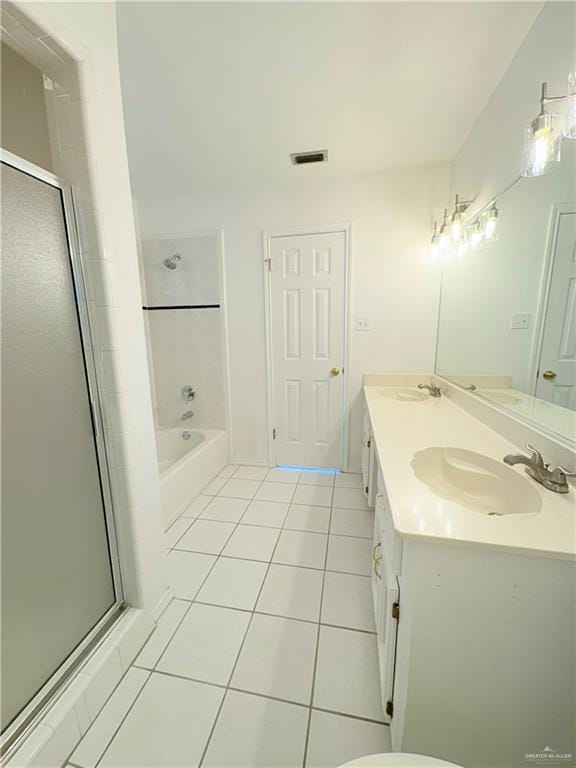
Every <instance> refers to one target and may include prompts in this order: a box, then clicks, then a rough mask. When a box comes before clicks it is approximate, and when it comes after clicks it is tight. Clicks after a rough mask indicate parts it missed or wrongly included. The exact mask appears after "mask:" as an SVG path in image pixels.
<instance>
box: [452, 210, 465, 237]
mask: <svg viewBox="0 0 576 768" xmlns="http://www.w3.org/2000/svg"><path fill="white" fill-rule="evenodd" d="M463 237H464V223H463V221H462V214H461V213H460V211H454V213H453V214H452V221H451V222H450V239H451V240H452V242H453V243H459V242H460V241H461V240H462V238H463Z"/></svg>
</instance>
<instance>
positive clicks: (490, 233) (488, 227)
mask: <svg viewBox="0 0 576 768" xmlns="http://www.w3.org/2000/svg"><path fill="white" fill-rule="evenodd" d="M497 226H498V208H496V202H493V203H492V205H491V206H490V208H488V210H487V211H486V213H485V214H484V233H483V234H484V240H494V238H495V236H496V227H497Z"/></svg>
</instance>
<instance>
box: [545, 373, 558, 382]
mask: <svg viewBox="0 0 576 768" xmlns="http://www.w3.org/2000/svg"><path fill="white" fill-rule="evenodd" d="M542 378H543V379H546V381H554V379H555V378H556V371H544V373H543V374H542Z"/></svg>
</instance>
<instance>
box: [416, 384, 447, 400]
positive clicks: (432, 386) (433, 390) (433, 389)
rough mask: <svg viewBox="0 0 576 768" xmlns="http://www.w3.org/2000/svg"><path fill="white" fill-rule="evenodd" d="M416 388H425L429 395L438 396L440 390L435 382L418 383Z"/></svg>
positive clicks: (440, 393)
mask: <svg viewBox="0 0 576 768" xmlns="http://www.w3.org/2000/svg"><path fill="white" fill-rule="evenodd" d="M418 389H427V390H428V394H429V395H430V397H440V396H441V395H442V392H441V391H440V387H437V386H436V385H435V384H418Z"/></svg>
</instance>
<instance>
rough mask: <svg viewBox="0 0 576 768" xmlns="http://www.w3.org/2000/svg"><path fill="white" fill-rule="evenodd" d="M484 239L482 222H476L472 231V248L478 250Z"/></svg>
mask: <svg viewBox="0 0 576 768" xmlns="http://www.w3.org/2000/svg"><path fill="white" fill-rule="evenodd" d="M483 238H484V227H483V226H482V222H481V221H475V222H474V224H473V225H472V228H471V230H470V248H477V247H478V246H479V245H480V243H481V242H482V240H483Z"/></svg>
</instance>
